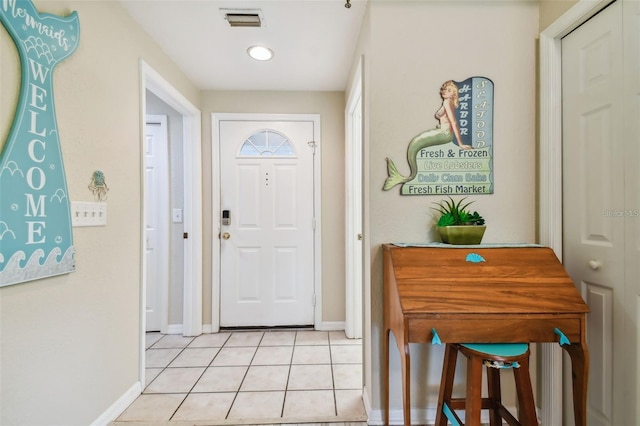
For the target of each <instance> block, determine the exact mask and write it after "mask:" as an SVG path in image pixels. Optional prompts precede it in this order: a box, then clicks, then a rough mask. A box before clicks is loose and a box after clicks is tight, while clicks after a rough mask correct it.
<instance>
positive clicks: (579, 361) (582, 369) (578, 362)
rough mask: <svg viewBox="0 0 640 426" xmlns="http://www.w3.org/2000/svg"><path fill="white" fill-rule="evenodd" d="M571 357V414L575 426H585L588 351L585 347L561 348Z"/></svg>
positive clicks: (572, 345) (582, 344) (575, 345)
mask: <svg viewBox="0 0 640 426" xmlns="http://www.w3.org/2000/svg"><path fill="white" fill-rule="evenodd" d="M563 349H564V350H566V351H567V353H568V354H569V356H570V357H571V377H572V379H573V412H574V416H575V420H576V426H585V425H586V424H587V383H588V378H589V350H588V349H587V345H586V344H584V343H581V344H571V345H565V346H563Z"/></svg>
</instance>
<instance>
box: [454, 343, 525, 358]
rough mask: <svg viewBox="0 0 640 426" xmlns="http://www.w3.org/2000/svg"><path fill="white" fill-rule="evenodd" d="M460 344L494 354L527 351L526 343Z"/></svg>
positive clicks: (516, 354) (505, 354)
mask: <svg viewBox="0 0 640 426" xmlns="http://www.w3.org/2000/svg"><path fill="white" fill-rule="evenodd" d="M460 346H464V347H465V348H469V349H471V350H474V351H476V352H482V353H484V354H487V355H494V356H505V357H506V356H518V355H522V354H524V353H526V352H527V349H528V348H529V345H528V344H526V343H461V344H460Z"/></svg>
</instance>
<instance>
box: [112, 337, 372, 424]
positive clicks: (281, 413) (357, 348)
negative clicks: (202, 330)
mask: <svg viewBox="0 0 640 426" xmlns="http://www.w3.org/2000/svg"><path fill="white" fill-rule="evenodd" d="M145 386H146V387H145V389H144V391H143V393H142V395H140V396H139V397H138V398H137V399H136V400H135V401H134V402H133V403H132V404H131V405H130V406H129V408H127V409H126V410H125V411H124V413H122V414H121V415H120V416H119V417H118V418H117V419H116V421H115V422H113V425H118V426H119V425H133V424H140V425H143V424H144V425H151V424H153V425H158V424H168V425H172V426H173V425H183V424H185V425H186V424H189V425H196V424H207V425H229V424H233V425H236V424H237V425H240V424H243V425H247V424H289V425H290V424H295V423H318V424H320V423H331V424H333V425H335V424H345V425H356V424H357V425H366V420H367V416H366V414H365V410H364V406H363V403H362V341H361V340H359V339H347V338H346V337H345V334H344V332H342V331H336V332H333V331H330V332H326V331H310V330H304V331H300V330H297V331H296V330H259V331H234V332H222V333H216V334H203V335H201V336H198V337H195V338H193V337H183V336H177V335H162V334H159V333H148V334H147V350H146V385H145Z"/></svg>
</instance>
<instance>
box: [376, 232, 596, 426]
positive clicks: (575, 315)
mask: <svg viewBox="0 0 640 426" xmlns="http://www.w3.org/2000/svg"><path fill="white" fill-rule="evenodd" d="M383 250H384V335H385V336H384V360H383V366H382V367H383V374H382V375H383V405H384V406H383V409H384V421H385V424H387V425H388V424H389V332H393V334H394V337H395V340H396V343H397V345H398V350H399V351H400V360H401V369H402V384H403V389H402V396H403V411H404V424H405V425H410V424H411V414H410V413H411V410H410V408H411V396H410V368H409V367H410V364H409V343H431V342H432V339H433V336H434V333H433V331H432V330H435V331H436V333H437V334H438V336H439V338H440V340H441V341H442V343H443V344H445V343H447V342H452V343H472V342H473V343H481V342H558V341H559V336H560V335H559V334H556V332H555V329H559V330H560V331H561V332H562V333H564V335H565V336H566V337H567V338H568V339H569V341H570V342H571V343H570V344H566V345H563V346H562V347H563V348H564V349H565V350H566V351H567V352H568V353H569V355H570V356H571V367H572V376H573V399H574V407H573V408H574V412H575V421H576V425H580V426H585V425H586V404H587V375H588V370H589V352H588V349H587V344H586V339H585V337H586V329H585V325H586V314H587V312H589V308H588V307H587V305H586V304H585V303H584V301H583V300H582V297H581V296H580V293H579V292H578V290H577V289H576V287H575V286H574V284H573V282H572V280H571V278H569V276H568V275H567V273H566V271H565V270H564V267H563V266H562V264H561V263H560V262H559V261H558V258H557V257H556V256H555V254H554V252H553V251H552V250H551V249H550V248H546V247H526V246H523V247H519V246H518V247H516V246H512V247H492V248H487V247H483V246H475V247H473V248H469V247H467V248H463V247H460V248H457V247H455V246H453V247H452V246H443V247H434V246H428V247H399V246H395V245H391V244H385V245H383ZM470 253H475V254H478V255H480V256H481V257H482V258H483V259H484V261H480V262H477V263H474V262H469V261H467V260H466V258H467V255H468V254H470ZM471 426H475V425H471Z"/></svg>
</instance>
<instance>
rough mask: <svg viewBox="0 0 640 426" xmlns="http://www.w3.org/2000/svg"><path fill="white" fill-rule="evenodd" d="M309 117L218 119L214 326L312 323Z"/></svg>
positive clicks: (311, 147) (312, 146) (312, 144)
mask: <svg viewBox="0 0 640 426" xmlns="http://www.w3.org/2000/svg"><path fill="white" fill-rule="evenodd" d="M316 125H317V123H316V122H314V121H312V120H306V121H275V120H261V121H245V120H221V121H220V123H219V132H220V135H219V138H220V210H221V211H220V218H221V226H220V230H221V232H220V233H221V238H220V303H221V306H220V311H221V312H220V325H221V326H222V327H249V326H282V325H312V324H313V323H314V153H315V151H316V143H317V141H314V126H316ZM223 212H224V213H223ZM227 212H228V213H227Z"/></svg>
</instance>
